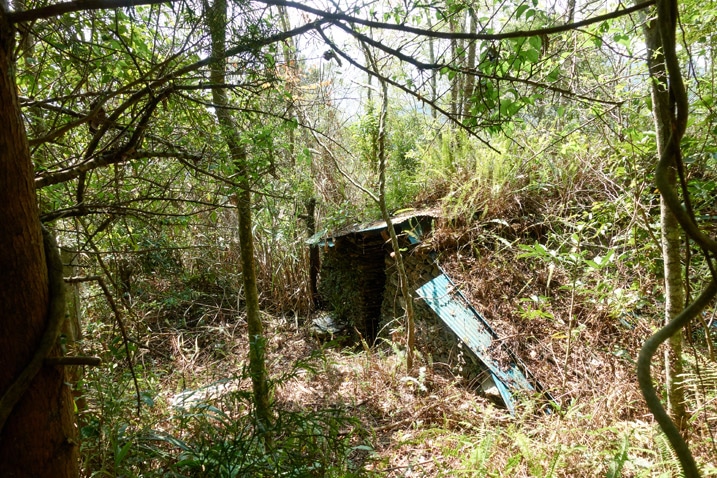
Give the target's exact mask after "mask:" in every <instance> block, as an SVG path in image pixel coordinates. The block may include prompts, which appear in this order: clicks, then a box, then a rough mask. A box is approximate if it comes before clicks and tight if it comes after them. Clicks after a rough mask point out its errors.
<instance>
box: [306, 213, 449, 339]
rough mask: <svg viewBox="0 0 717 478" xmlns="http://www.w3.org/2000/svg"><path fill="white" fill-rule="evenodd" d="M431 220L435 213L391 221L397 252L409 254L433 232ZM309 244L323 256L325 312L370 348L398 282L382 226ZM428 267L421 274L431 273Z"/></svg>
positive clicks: (369, 226) (354, 229)
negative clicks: (425, 271) (369, 344)
mask: <svg viewBox="0 0 717 478" xmlns="http://www.w3.org/2000/svg"><path fill="white" fill-rule="evenodd" d="M435 217H436V214H435V213H434V212H431V211H423V212H412V213H410V214H403V215H400V216H397V217H395V218H393V219H392V220H391V222H392V223H393V227H394V230H395V231H396V234H397V235H398V236H399V242H400V243H401V247H402V248H405V249H408V248H413V247H415V245H416V244H418V243H420V241H421V240H422V239H423V238H424V237H425V236H426V235H427V234H428V233H429V232H430V231H431V230H432V228H433V220H434V218H435ZM311 243H313V244H316V245H318V246H319V247H320V248H321V251H322V261H321V272H320V274H319V284H318V289H319V295H320V296H321V302H322V303H323V305H324V307H325V308H326V309H328V310H329V311H330V312H331V314H332V316H333V319H334V320H335V321H337V322H340V323H343V324H346V325H348V327H349V328H350V329H351V330H352V331H353V330H354V329H355V330H356V331H358V333H360V334H361V336H362V337H363V338H364V339H365V340H366V341H367V342H369V343H372V342H373V341H374V339H375V338H376V337H377V335H378V333H379V328H380V324H381V323H382V322H384V321H385V319H386V318H388V317H389V316H391V311H392V310H393V309H395V306H396V304H397V302H395V300H396V297H397V296H396V294H397V292H398V288H397V283H398V282H397V278H396V276H395V271H394V270H392V269H395V267H393V268H392V266H391V263H392V262H393V260H392V259H391V254H392V248H391V242H390V237H389V233H388V228H387V225H386V223H385V222H384V221H376V222H373V223H369V224H362V225H356V226H354V227H351V228H349V229H345V230H343V231H339V232H337V233H334V234H331V235H330V236H326V235H324V237H323V238H316V237H315V238H312V239H311V240H310V244H311ZM426 259H427V258H426ZM429 264H432V261H429ZM429 264H427V265H425V268H430V266H429ZM416 269H418V268H416ZM421 270H423V266H422V268H421ZM429 278H430V277H429Z"/></svg>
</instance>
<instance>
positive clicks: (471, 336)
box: [416, 274, 535, 413]
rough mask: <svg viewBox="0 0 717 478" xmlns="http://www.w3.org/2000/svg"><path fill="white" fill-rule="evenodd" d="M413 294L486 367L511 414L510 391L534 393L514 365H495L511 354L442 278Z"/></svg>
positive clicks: (458, 293) (442, 275)
mask: <svg viewBox="0 0 717 478" xmlns="http://www.w3.org/2000/svg"><path fill="white" fill-rule="evenodd" d="M416 292H417V293H418V294H419V295H420V296H421V297H422V298H423V300H425V301H426V303H427V304H428V306H429V307H430V308H431V309H432V310H433V311H434V312H435V313H436V314H437V315H438V316H439V317H440V318H441V320H443V322H445V323H446V325H448V327H450V329H451V330H452V331H453V332H454V333H455V334H456V335H457V336H458V338H459V339H460V340H461V341H462V342H463V343H464V344H465V345H466V346H467V347H468V348H469V349H470V350H471V351H472V352H473V353H474V354H475V355H476V357H477V358H478V359H479V360H480V361H481V362H482V363H483V364H484V365H485V366H486V368H487V369H488V370H489V371H490V373H491V376H492V377H493V380H494V382H495V384H496V387H497V388H498V391H499V392H500V395H501V398H502V399H503V401H504V402H505V405H506V407H508V410H509V411H510V412H511V413H514V411H515V403H514V397H513V391H524V392H533V391H534V390H535V389H534V387H533V386H532V385H531V384H530V382H529V381H528V379H527V378H526V376H525V374H524V373H523V371H522V370H521V369H520V368H519V367H518V365H517V364H516V363H514V361H512V360H511V361H510V362H508V363H505V362H506V361H505V360H504V359H503V360H502V361H501V362H498V360H496V359H495V358H494V356H495V355H498V354H500V356H502V357H505V356H509V357H511V358H512V354H510V353H509V352H508V351H507V350H505V349H504V348H503V346H502V345H501V344H500V342H499V341H497V339H498V336H497V334H496V333H495V332H494V331H493V329H491V327H490V325H489V324H488V322H486V320H485V319H484V318H483V316H482V315H480V314H479V313H478V312H477V311H476V310H475V309H474V308H473V306H472V305H471V304H470V303H469V302H468V300H466V298H465V297H464V296H463V294H461V293H460V291H459V290H458V288H457V287H456V286H455V284H453V282H452V281H451V280H450V278H449V277H448V276H446V275H445V274H441V275H439V276H438V277H436V278H434V279H432V280H430V281H428V282H427V283H426V284H424V285H423V286H421V287H419V288H418V289H417V290H416ZM501 348H503V350H500V349H501ZM496 352H497V353H496Z"/></svg>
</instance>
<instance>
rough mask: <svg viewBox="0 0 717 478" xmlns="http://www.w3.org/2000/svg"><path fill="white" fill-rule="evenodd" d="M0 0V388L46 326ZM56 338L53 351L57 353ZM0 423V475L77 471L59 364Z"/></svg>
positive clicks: (8, 33) (10, 37) (46, 294)
mask: <svg viewBox="0 0 717 478" xmlns="http://www.w3.org/2000/svg"><path fill="white" fill-rule="evenodd" d="M6 8H7V6H6V3H5V2H0V124H2V128H0V204H1V205H2V207H0V224H2V227H0V271H2V274H0V317H2V320H0V363H2V367H0V393H2V394H3V398H5V397H6V393H7V392H8V389H9V387H10V386H11V385H12V384H13V383H14V382H15V381H16V379H17V378H18V377H19V376H20V374H21V373H22V372H23V370H25V368H26V367H27V365H28V363H30V361H31V359H32V357H33V356H34V355H35V353H36V351H37V349H38V346H39V343H40V341H41V337H42V336H43V335H44V333H45V331H46V329H47V328H48V327H47V326H48V320H47V318H48V316H49V308H50V307H49V305H50V300H51V299H52V298H51V297H50V291H49V279H48V268H47V265H46V262H45V253H44V247H43V238H42V231H41V227H40V221H39V213H38V210H37V205H36V204H37V202H36V196H35V185H34V181H33V180H34V173H33V168H32V163H31V161H30V152H29V149H28V144H27V136H26V132H25V127H24V125H23V122H22V118H21V115H20V106H19V103H18V98H17V87H16V85H15V79H14V77H13V76H12V71H13V69H14V63H13V50H14V34H15V31H14V28H12V26H11V25H10V23H9V22H8V19H7V11H6ZM58 349H59V348H58V347H57V346H56V345H55V346H54V347H53V350H52V351H51V353H52V354H55V355H56V354H58V353H59V350H58ZM10 408H11V409H12V411H11V412H10V415H9V416H8V418H7V421H6V422H5V423H4V426H2V425H0V426H2V429H1V430H0V476H2V477H27V476H33V477H34V476H37V477H53V478H54V477H58V478H62V477H72V476H77V475H78V473H79V468H78V466H79V463H78V459H77V458H78V448H77V442H76V435H75V426H74V413H73V410H74V408H73V404H72V397H71V395H70V389H69V387H67V386H66V385H65V372H64V370H63V369H62V368H61V367H47V366H42V367H41V368H40V370H39V372H38V373H37V375H35V376H34V378H33V379H32V381H31V382H30V385H29V388H28V389H27V390H26V391H25V393H24V394H23V395H22V396H21V398H20V399H19V401H18V402H17V403H16V404H15V406H14V407H8V409H10Z"/></svg>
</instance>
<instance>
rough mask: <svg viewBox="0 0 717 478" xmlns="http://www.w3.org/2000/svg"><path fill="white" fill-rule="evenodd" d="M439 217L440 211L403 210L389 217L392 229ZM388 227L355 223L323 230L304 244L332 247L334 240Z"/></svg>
mask: <svg viewBox="0 0 717 478" xmlns="http://www.w3.org/2000/svg"><path fill="white" fill-rule="evenodd" d="M437 217H440V211H439V210H438V209H421V210H418V209H404V210H401V211H399V212H398V213H397V214H395V215H394V216H392V217H391V223H392V224H393V226H394V227H396V228H399V229H402V228H403V227H402V226H403V225H404V224H406V223H408V222H410V220H411V219H423V218H437ZM387 227H388V226H387V224H386V221H383V220H379V221H372V222H365V223H356V224H353V225H351V226H348V227H345V228H342V229H339V230H338V231H333V232H329V231H328V230H326V229H324V230H322V231H319V232H317V233H316V234H314V235H313V236H311V237H310V238H308V239H307V240H306V243H307V244H309V245H311V246H314V245H320V246H324V245H328V246H329V247H331V246H333V242H334V240H335V239H338V238H341V237H346V236H350V235H367V234H371V233H374V232H380V231H383V230H384V229H386V228H387Z"/></svg>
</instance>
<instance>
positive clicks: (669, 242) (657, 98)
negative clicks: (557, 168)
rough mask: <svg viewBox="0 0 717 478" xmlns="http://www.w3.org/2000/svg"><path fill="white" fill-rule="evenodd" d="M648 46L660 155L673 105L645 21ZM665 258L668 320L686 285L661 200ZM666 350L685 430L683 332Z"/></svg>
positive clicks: (673, 400) (669, 383) (677, 242)
mask: <svg viewBox="0 0 717 478" xmlns="http://www.w3.org/2000/svg"><path fill="white" fill-rule="evenodd" d="M644 34H645V45H646V46H647V63H648V68H649V70H650V78H651V80H652V111H653V116H654V119H655V129H656V131H657V153H658V157H661V156H662V154H663V152H664V151H666V150H667V148H668V144H669V141H670V135H671V133H672V131H673V127H674V125H673V113H672V111H673V107H672V100H671V99H670V93H669V89H668V84H667V72H666V70H665V63H664V57H663V56H662V48H663V45H662V40H661V39H660V32H659V29H658V26H657V24H656V23H655V22H654V21H652V22H647V23H645V27H644ZM669 178H670V183H671V186H672V187H675V186H676V183H677V181H676V172H675V170H674V168H671V169H670V175H669ZM660 215H661V237H662V257H663V261H664V273H665V319H664V320H665V323H667V322H669V321H670V320H672V319H673V318H674V317H676V316H677V315H678V314H679V313H680V312H682V310H683V309H684V305H685V288H684V281H683V279H682V262H681V251H682V238H681V229H680V226H679V223H678V222H677V219H676V218H675V216H674V214H673V213H672V212H671V211H670V209H669V208H668V207H667V205H666V204H665V202H664V200H661V201H660ZM668 345H669V347H668V348H667V349H666V350H665V386H666V387H667V410H668V412H669V414H670V416H671V417H672V419H673V420H674V421H675V423H676V424H677V427H678V428H679V429H680V431H682V432H684V430H685V427H686V425H687V419H686V412H685V405H684V401H685V394H684V389H683V387H682V384H681V382H680V381H679V379H677V377H678V376H679V375H681V374H682V333H681V332H678V333H676V334H675V335H673V336H672V337H671V338H670V340H669V343H668Z"/></svg>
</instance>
